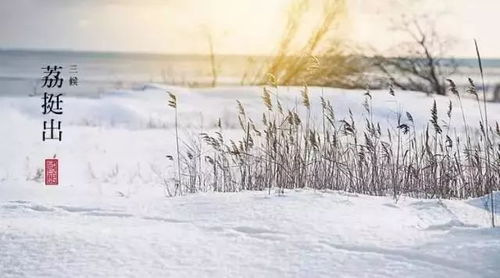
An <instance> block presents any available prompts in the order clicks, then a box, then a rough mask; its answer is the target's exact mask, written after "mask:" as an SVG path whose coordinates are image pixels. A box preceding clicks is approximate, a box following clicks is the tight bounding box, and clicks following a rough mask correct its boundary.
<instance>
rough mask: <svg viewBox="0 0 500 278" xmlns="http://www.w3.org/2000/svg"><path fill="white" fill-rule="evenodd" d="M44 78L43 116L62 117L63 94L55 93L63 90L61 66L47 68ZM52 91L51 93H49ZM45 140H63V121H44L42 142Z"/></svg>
mask: <svg viewBox="0 0 500 278" xmlns="http://www.w3.org/2000/svg"><path fill="white" fill-rule="evenodd" d="M42 69H44V72H43V73H44V76H43V77H42V88H43V89H45V90H46V91H45V92H44V93H43V98H42V99H43V104H42V114H43V115H48V114H54V115H55V116H57V115H62V114H63V108H62V103H63V101H62V99H61V97H62V95H63V94H62V93H60V92H54V91H55V90H58V89H61V88H62V85H63V82H64V79H63V77H62V76H61V70H62V69H63V68H62V67H61V66H46V67H44V68H42ZM49 91H50V92H49ZM45 140H59V141H61V140H62V129H61V121H60V120H58V119H57V120H56V119H54V118H51V119H50V120H49V121H47V120H44V121H43V132H42V141H45Z"/></svg>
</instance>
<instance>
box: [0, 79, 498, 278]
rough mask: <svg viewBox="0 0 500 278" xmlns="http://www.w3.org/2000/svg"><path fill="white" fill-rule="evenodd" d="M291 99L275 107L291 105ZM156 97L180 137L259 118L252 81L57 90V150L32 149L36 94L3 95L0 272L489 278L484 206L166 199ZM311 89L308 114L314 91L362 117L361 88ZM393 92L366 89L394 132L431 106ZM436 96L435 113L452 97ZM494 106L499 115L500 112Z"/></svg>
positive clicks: (238, 196) (165, 132)
mask: <svg viewBox="0 0 500 278" xmlns="http://www.w3.org/2000/svg"><path fill="white" fill-rule="evenodd" d="M300 89H301V88H282V89H280V91H279V97H280V99H281V101H282V102H283V103H284V104H285V105H287V106H289V107H293V106H295V105H296V103H298V106H299V107H300V94H299V93H298V91H299V90H300ZM165 90H169V91H172V92H174V93H176V94H177V95H178V107H179V120H180V126H181V136H182V140H183V141H189V140H192V139H193V138H196V135H197V134H199V133H200V132H204V131H205V132H206V131H211V130H214V129H215V127H216V123H217V121H218V119H219V118H221V121H222V125H223V128H224V132H225V133H226V134H229V135H230V136H232V135H233V134H234V135H237V134H238V131H237V127H238V119H237V116H236V113H237V107H236V102H235V100H236V99H239V100H240V101H241V102H242V103H243V105H245V107H246V109H247V112H248V113H249V114H250V115H253V116H254V119H255V121H256V122H259V121H260V115H261V113H262V111H263V104H262V103H261V100H260V95H261V88H257V87H244V88H217V89H185V88H174V87H162V86H157V85H148V86H144V87H143V88H138V89H136V90H124V91H119V92H114V93H108V94H105V95H102V96H101V97H100V98H83V97H78V98H76V97H69V96H68V97H64V99H63V101H64V103H63V108H64V114H63V115H62V116H61V119H62V122H63V141H62V142H42V140H41V136H42V123H43V120H44V117H43V116H42V113H41V108H40V106H41V104H42V99H41V98H39V97H7V96H4V97H0V129H1V130H2V133H1V134H2V135H1V141H0V142H1V144H0V154H1V155H0V277H25V276H28V277H121V276H125V277H127V276H129V277H137V276H144V277H169V276H174V277H214V276H215V277H278V276H279V277H283V276H285V277H450V276H455V277H500V265H499V262H500V230H498V229H491V228H488V227H489V217H488V212H487V211H486V210H485V209H484V206H483V203H484V202H483V200H479V199H476V200H468V201H459V200H452V201H438V200H416V199H408V198H402V199H401V200H399V201H398V202H397V203H396V202H395V201H394V200H392V199H391V198H388V197H387V198H386V197H368V196H363V195H350V194H345V193H341V192H313V191H310V190H305V191H301V192H290V191H288V192H286V194H285V195H284V196H277V195H274V194H273V195H271V196H268V195H267V194H266V192H240V193H226V194H216V193H198V194H194V195H187V196H182V197H176V198H166V197H165V192H164V187H163V182H164V181H165V180H168V179H169V178H171V177H172V175H174V174H175V172H174V171H173V168H174V165H173V162H172V161H170V160H168V159H167V158H166V157H165V156H166V155H170V154H174V150H175V145H174V143H175V138H174V134H175V133H174V130H173V122H174V112H173V110H172V109H171V108H169V107H168V105H167V102H168V95H167V94H166V93H165ZM310 91H311V102H312V103H313V105H314V107H315V109H316V110H315V111H313V119H315V117H314V115H317V114H316V113H318V112H319V108H320V106H319V97H320V96H321V95H324V96H325V98H327V99H329V100H331V102H332V104H333V105H334V106H335V109H336V111H337V113H338V114H337V116H338V117H339V116H342V115H344V116H345V117H347V116H348V111H349V108H350V109H351V110H352V113H353V114H354V116H355V117H356V118H358V119H362V117H363V113H364V112H363V111H364V110H363V107H362V102H363V100H364V98H365V96H364V92H362V91H347V90H338V89H321V88H311V89H310ZM396 93H397V98H394V97H392V96H390V95H389V94H388V93H387V92H382V91H380V92H373V93H372V94H373V96H374V97H373V112H374V118H375V120H376V121H380V122H381V124H382V125H386V126H394V125H395V123H396V122H397V117H396V114H397V112H402V113H405V112H406V111H409V112H410V113H411V114H412V115H413V118H414V119H415V121H416V124H417V125H418V126H419V127H420V128H422V127H424V126H425V124H427V122H428V119H429V114H430V108H431V105H432V102H433V98H429V97H426V96H425V95H423V94H410V93H398V92H396ZM436 101H437V103H438V108H439V112H440V114H441V115H442V117H443V118H444V115H445V113H446V110H447V106H448V101H449V100H448V98H445V97H437V98H436ZM453 101H454V103H455V105H454V107H455V109H458V107H459V105H458V104H457V103H456V100H453ZM464 109H465V110H466V114H467V120H468V122H469V123H470V124H471V125H475V123H477V122H478V120H479V113H478V112H477V111H478V110H477V104H476V103H475V102H474V101H473V100H470V99H466V100H464ZM489 111H490V120H492V121H498V120H500V105H498V104H490V105H489ZM455 113H458V111H457V110H456V112H455ZM454 119H456V120H457V124H456V125H455V126H457V127H458V129H457V132H461V131H460V120H461V116H459V115H458V114H456V115H455V117H454ZM339 120H340V119H339ZM315 121H319V120H318V119H317V118H316V120H315ZM318 123H319V122H318ZM207 150H208V148H207ZM54 155H56V157H57V158H58V159H59V163H60V185H59V186H57V187H48V186H44V185H43V178H42V176H40V175H39V174H40V173H41V172H40V171H41V170H42V169H43V165H44V159H45V158H51V157H53V156H54ZM496 199H497V200H499V199H500V196H497V198H496ZM497 219H498V217H497Z"/></svg>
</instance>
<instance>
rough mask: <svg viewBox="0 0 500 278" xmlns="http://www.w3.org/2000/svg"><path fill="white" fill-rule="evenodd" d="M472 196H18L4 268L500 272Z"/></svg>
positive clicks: (495, 239) (4, 219) (3, 208)
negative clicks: (448, 198)
mask: <svg viewBox="0 0 500 278" xmlns="http://www.w3.org/2000/svg"><path fill="white" fill-rule="evenodd" d="M51 190H53V189H51ZM499 197H500V196H499ZM70 199H72V198H70ZM477 202H479V203H481V201H477ZM473 204H474V202H472V204H471V202H464V201H442V202H440V201H438V200H424V201H422V200H415V199H403V200H401V201H400V202H398V203H395V202H394V201H393V200H391V199H390V198H383V197H367V196H357V195H347V194H343V193H338V192H312V191H302V192H287V193H286V194H285V196H282V197H281V196H279V197H278V196H271V197H268V196H267V195H266V194H265V193H264V192H240V193H218V194H216V193H205V194H195V195H190V196H184V197H180V198H171V199H155V200H143V201H137V200H135V201H134V200H129V199H113V200H112V199H106V200H103V199H101V200H92V201H90V200H88V201H87V202H76V201H74V200H71V201H69V200H68V201H59V202H44V201H43V200H38V201H32V200H30V199H28V198H25V199H23V200H18V199H13V200H11V201H5V202H2V203H1V204H0V217H1V222H0V246H1V248H0V272H1V276H2V277H26V276H27V277H498V275H499V274H500V270H499V266H498V264H499V262H500V230H499V229H491V228H488V223H489V222H488V216H487V214H486V213H485V211H484V210H483V209H482V208H481V207H476V206H474V205H473Z"/></svg>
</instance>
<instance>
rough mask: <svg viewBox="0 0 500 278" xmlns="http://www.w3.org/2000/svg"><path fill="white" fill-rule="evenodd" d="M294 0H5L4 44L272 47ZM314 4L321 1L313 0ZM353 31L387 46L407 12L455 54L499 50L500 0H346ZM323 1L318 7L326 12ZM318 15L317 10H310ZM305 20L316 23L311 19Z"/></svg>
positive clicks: (0, 3) (355, 37)
mask: <svg viewBox="0 0 500 278" xmlns="http://www.w3.org/2000/svg"><path fill="white" fill-rule="evenodd" d="M291 1H292V0H15V1H8V0H0V26H2V27H1V28H0V48H30V49H32V48H35V49H66V50H90V51H127V52H128V51H130V52H158V53H187V54H189V53H207V51H208V46H207V40H206V35H205V34H206V33H207V30H210V32H211V33H212V34H213V37H214V47H215V51H216V52H217V53H220V54H271V53H272V51H273V50H274V47H275V45H276V43H277V41H278V40H279V36H280V34H281V30H282V29H283V24H284V22H285V16H284V15H285V13H286V9H287V7H288V6H289V4H290V2H291ZM312 2H313V3H318V2H320V1H319V0H312ZM348 4H349V13H348V17H347V19H346V20H347V21H348V22H349V29H348V30H349V31H348V33H349V38H348V39H350V40H352V41H354V42H356V43H359V44H361V45H363V46H370V47H374V48H375V49H377V50H379V51H386V50H387V49H389V48H391V47H392V46H394V45H396V44H398V43H399V42H401V41H402V40H403V39H404V38H403V37H401V36H400V35H397V34H396V33H394V31H392V30H391V29H390V26H391V23H390V22H392V21H393V20H394V19H397V18H399V16H400V15H401V14H403V13H406V14H414V15H415V14H416V15H419V14H426V15H428V16H431V17H433V18H437V23H436V24H437V26H438V31H440V32H441V33H444V34H447V35H449V36H453V37H454V38H455V39H456V42H455V43H454V44H453V45H451V46H450V48H451V53H450V54H452V55H455V56H460V57H470V56H474V48H473V42H472V40H473V38H477V39H478V41H479V44H480V48H481V52H482V54H483V56H484V57H500V35H499V34H500V32H499V31H498V30H497V28H498V26H500V24H499V23H496V22H498V20H499V19H498V18H499V16H500V1H499V0H476V1H470V0H440V1H438V0H348ZM319 10H320V9H318V7H316V8H314V7H313V8H312V12H313V13H314V11H316V13H317V14H318V16H320V13H319ZM309 18H314V16H312V17H309ZM303 24H304V26H308V25H312V24H313V23H312V21H310V20H305V21H304V23H303Z"/></svg>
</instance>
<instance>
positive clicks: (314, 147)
mask: <svg viewBox="0 0 500 278" xmlns="http://www.w3.org/2000/svg"><path fill="white" fill-rule="evenodd" d="M450 84H451V86H450V87H451V88H450V90H451V91H452V92H453V95H454V96H456V97H458V98H459V100H460V101H461V95H462V94H463V93H462V92H459V91H458V89H457V88H456V86H454V85H453V84H454V83H453V81H450ZM279 89H280V88H279V87H278V86H276V84H274V85H273V84H271V86H266V87H265V88H264V89H263V95H262V102H263V111H262V112H263V113H262V118H261V119H252V118H251V117H250V116H249V115H248V114H247V113H246V111H245V107H244V106H243V105H242V104H241V102H239V101H238V102H237V106H238V111H239V112H238V119H239V122H240V129H241V134H242V135H241V138H239V139H238V140H232V139H228V138H226V137H225V136H224V133H223V129H222V127H221V126H220V125H219V127H220V128H219V131H217V132H215V133H213V134H206V133H204V134H202V135H201V139H202V140H203V141H204V143H205V144H207V145H208V146H209V147H210V148H209V149H210V151H209V152H208V153H205V152H202V151H201V147H200V146H199V144H198V143H196V144H188V146H190V148H189V157H190V159H189V158H187V159H184V160H182V164H183V165H182V166H180V167H181V168H182V169H183V173H185V174H183V175H182V178H179V179H180V184H181V186H182V190H184V191H190V192H196V191H199V190H201V191H209V190H210V191H219V192H234V191H241V190H267V191H269V192H271V191H272V190H273V189H274V190H276V191H277V192H283V191H284V189H297V188H304V187H307V188H314V189H331V190H343V191H348V192H356V193H362V194H369V195H392V196H393V197H394V198H396V199H397V198H399V197H400V196H401V195H405V196H412V197H418V198H468V197H478V196H483V195H486V194H489V193H491V192H492V191H493V190H498V189H499V186H498V184H499V181H500V144H499V143H498V142H499V140H498V139H500V128H499V125H498V123H496V125H495V126H489V125H488V124H487V123H486V122H485V114H486V113H487V111H483V110H482V109H481V108H479V111H478V112H480V113H481V114H482V116H481V120H480V122H479V123H478V126H475V127H474V126H469V125H468V123H467V122H466V117H465V115H466V113H465V111H464V110H463V108H462V106H460V108H459V109H460V110H461V113H460V114H461V120H462V121H463V124H464V126H465V133H463V134H462V133H456V132H455V129H453V128H452V127H451V126H450V123H451V122H452V118H453V117H455V116H454V115H455V111H454V108H453V106H452V104H451V101H450V104H449V105H448V107H439V106H438V105H437V103H436V102H434V103H433V105H432V107H430V109H429V122H428V125H427V127H426V128H425V129H424V130H423V131H422V130H417V129H416V128H415V122H414V119H413V116H412V115H411V114H410V113H408V112H404V111H401V112H399V113H398V114H397V115H396V118H395V119H394V121H393V124H392V126H390V127H389V128H387V129H384V130H383V129H382V128H381V124H380V123H378V122H375V121H374V117H373V111H372V104H371V103H372V98H374V97H375V96H373V95H372V94H371V92H370V91H367V92H366V94H365V101H364V103H363V107H364V109H365V111H366V113H364V115H365V117H364V121H363V122H357V121H356V120H355V119H354V116H353V114H352V112H349V115H348V116H347V117H346V118H343V119H342V118H339V117H338V115H337V114H336V112H335V108H334V105H333V104H332V102H331V100H329V99H327V98H325V97H321V98H320V103H312V102H311V99H310V97H309V90H308V87H307V86H304V89H303V90H302V94H301V103H300V104H296V105H295V106H293V107H284V106H283V104H282V102H281V101H280V98H279V94H278V92H279ZM389 93H390V94H391V95H392V97H394V98H395V99H397V95H396V94H395V93H394V90H392V89H390V91H389ZM465 93H469V94H477V90H476V88H475V86H474V83H473V82H471V84H470V88H469V90H468V92H465ZM315 105H319V106H320V108H321V109H320V111H321V118H320V120H319V121H318V119H311V116H310V115H311V110H312V108H313V106H315ZM442 109H446V111H447V113H446V118H440V117H439V115H440V114H439V113H438V111H440V110H442ZM443 122H444V123H446V124H443ZM486 130H489V131H490V132H486ZM473 131H479V132H473ZM485 142H488V143H486V144H485ZM201 164H204V165H205V166H203V165H201ZM207 166H209V167H207ZM193 179H194V180H198V182H197V186H196V187H193Z"/></svg>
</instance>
